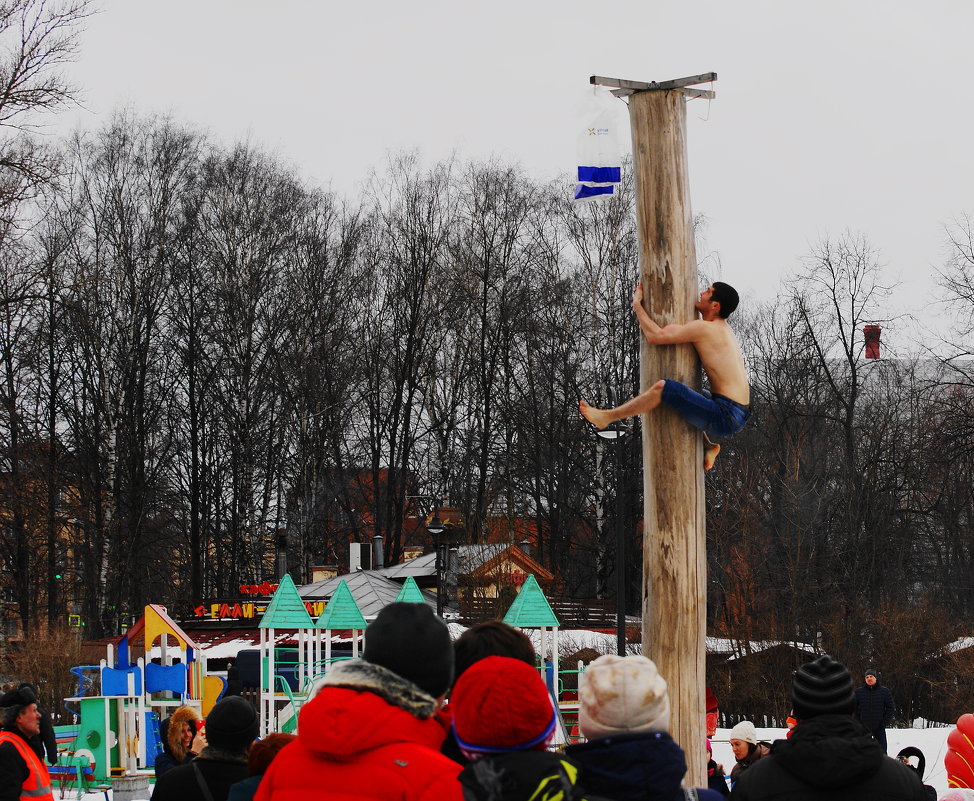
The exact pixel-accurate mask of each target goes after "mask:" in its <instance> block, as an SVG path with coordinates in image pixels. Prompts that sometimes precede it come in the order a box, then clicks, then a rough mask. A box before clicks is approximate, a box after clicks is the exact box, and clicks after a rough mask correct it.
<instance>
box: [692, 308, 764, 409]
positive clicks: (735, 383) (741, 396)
mask: <svg viewBox="0 0 974 801" xmlns="http://www.w3.org/2000/svg"><path fill="white" fill-rule="evenodd" d="M697 322H699V323H700V324H701V328H702V327H703V326H706V329H705V330H704V331H703V332H702V334H701V335H700V337H699V338H698V339H695V340H694V341H693V347H694V348H695V349H696V351H697V355H698V356H699V357H700V364H701V365H702V366H703V371H704V372H705V373H706V374H707V378H708V379H709V381H710V390H711V392H715V393H716V394H718V395H723V396H724V397H725V398H730V399H731V400H732V401H737V402H738V403H740V404H742V405H743V406H747V405H748V404H749V403H750V402H751V386H750V384H749V383H748V380H747V374H746V373H745V372H744V357H743V356H742V355H741V346H740V344H739V343H738V341H737V337H736V336H735V335H734V331H733V330H732V329H731V327H730V326H729V325H728V324H727V321H726V320H724V319H722V318H720V317H718V318H717V319H716V320H711V321H707V320H698V321H697Z"/></svg>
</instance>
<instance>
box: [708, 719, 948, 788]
mask: <svg viewBox="0 0 974 801" xmlns="http://www.w3.org/2000/svg"><path fill="white" fill-rule="evenodd" d="M952 729H953V726H950V727H947V728H939V729H887V730H886V740H887V742H888V743H889V754H890V756H896V755H897V754H898V753H899V751H900V749H901V748H906V747H907V746H908V745H912V746H915V747H917V748H919V749H920V750H921V751H923V755H924V756H925V757H926V759H927V765H926V770H925V771H924V774H923V783H924V784H929V785H930V786H931V787H933V788H934V789H935V790H936V791H937V796H938V797H939V796H940V795H942V794H943V793H946V792H947V789H948V788H947V772H946V771H945V770H944V755H945V754H946V753H947V735H948V734H950V732H951V730H952ZM757 732H758V739H759V740H777V739H781V738H782V737H784V736H785V729H758V730H757ZM729 734H730V729H717V734H716V736H715V737H714V739H713V740H712V741H711V742H712V743H713V749H714V759H715V760H717V762H719V763H720V764H721V765H723V766H724V769H725V770H726V771H727V772H728V773H730V769H731V767H733V765H734V755H733V753H731V747H730V744H729V743H728V742H727V738H728V736H729Z"/></svg>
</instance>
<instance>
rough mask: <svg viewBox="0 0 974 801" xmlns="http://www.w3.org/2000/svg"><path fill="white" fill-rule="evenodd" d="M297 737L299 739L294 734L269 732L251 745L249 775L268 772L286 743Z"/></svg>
mask: <svg viewBox="0 0 974 801" xmlns="http://www.w3.org/2000/svg"><path fill="white" fill-rule="evenodd" d="M296 739H298V738H297V735H294V734H286V733H285V732H274V733H273V734H268V735H267V736H266V737H265V738H264V739H263V740H258V741H257V742H256V743H254V744H253V745H252V746H251V747H250V753H249V754H247V775H248V776H262V775H263V774H265V773H267V769H268V768H269V767H270V766H271V762H272V761H273V760H274V757H276V756H277V755H278V753H280V751H281V749H282V748H283V747H284V746H285V745H288V744H289V743H290V742H291V741H292V740H296Z"/></svg>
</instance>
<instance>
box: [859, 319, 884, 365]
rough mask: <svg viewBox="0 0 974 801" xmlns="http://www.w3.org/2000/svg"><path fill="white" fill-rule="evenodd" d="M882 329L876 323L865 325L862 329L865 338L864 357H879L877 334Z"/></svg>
mask: <svg viewBox="0 0 974 801" xmlns="http://www.w3.org/2000/svg"><path fill="white" fill-rule="evenodd" d="M882 330H883V329H882V328H880V327H879V326H878V325H867V326H866V327H865V328H863V329H862V333H863V336H864V337H865V338H866V358H867V359H878V358H879V335H880V332H881V331H882Z"/></svg>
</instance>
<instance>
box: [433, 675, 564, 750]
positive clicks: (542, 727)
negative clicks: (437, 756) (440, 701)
mask: <svg viewBox="0 0 974 801" xmlns="http://www.w3.org/2000/svg"><path fill="white" fill-rule="evenodd" d="M450 709H451V710H453V730H454V732H455V734H456V737H457V744H458V745H459V746H460V748H461V749H462V750H463V751H464V752H472V753H473V754H480V755H482V754H488V753H498V752H504V751H523V750H527V749H531V748H534V749H544V748H545V747H546V746H547V745H548V741H549V740H550V739H551V735H552V734H553V733H554V731H555V722H556V720H557V715H556V714H555V709H554V706H553V705H552V703H551V696H550V695H549V694H548V688H547V687H545V683H544V681H543V680H542V678H541V676H540V675H539V674H538V671H537V670H536V669H535V668H533V667H531V666H530V665H527V664H525V663H524V662H522V661H521V660H520V659H511V658H510V657H507V656H488V657H487V658H486V659H481V660H480V661H479V662H475V663H474V664H473V665H472V666H471V667H469V668H467V670H465V671H464V673H463V675H462V676H460V678H459V679H457V683H456V686H455V687H454V688H453V694H452V695H451V696H450Z"/></svg>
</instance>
